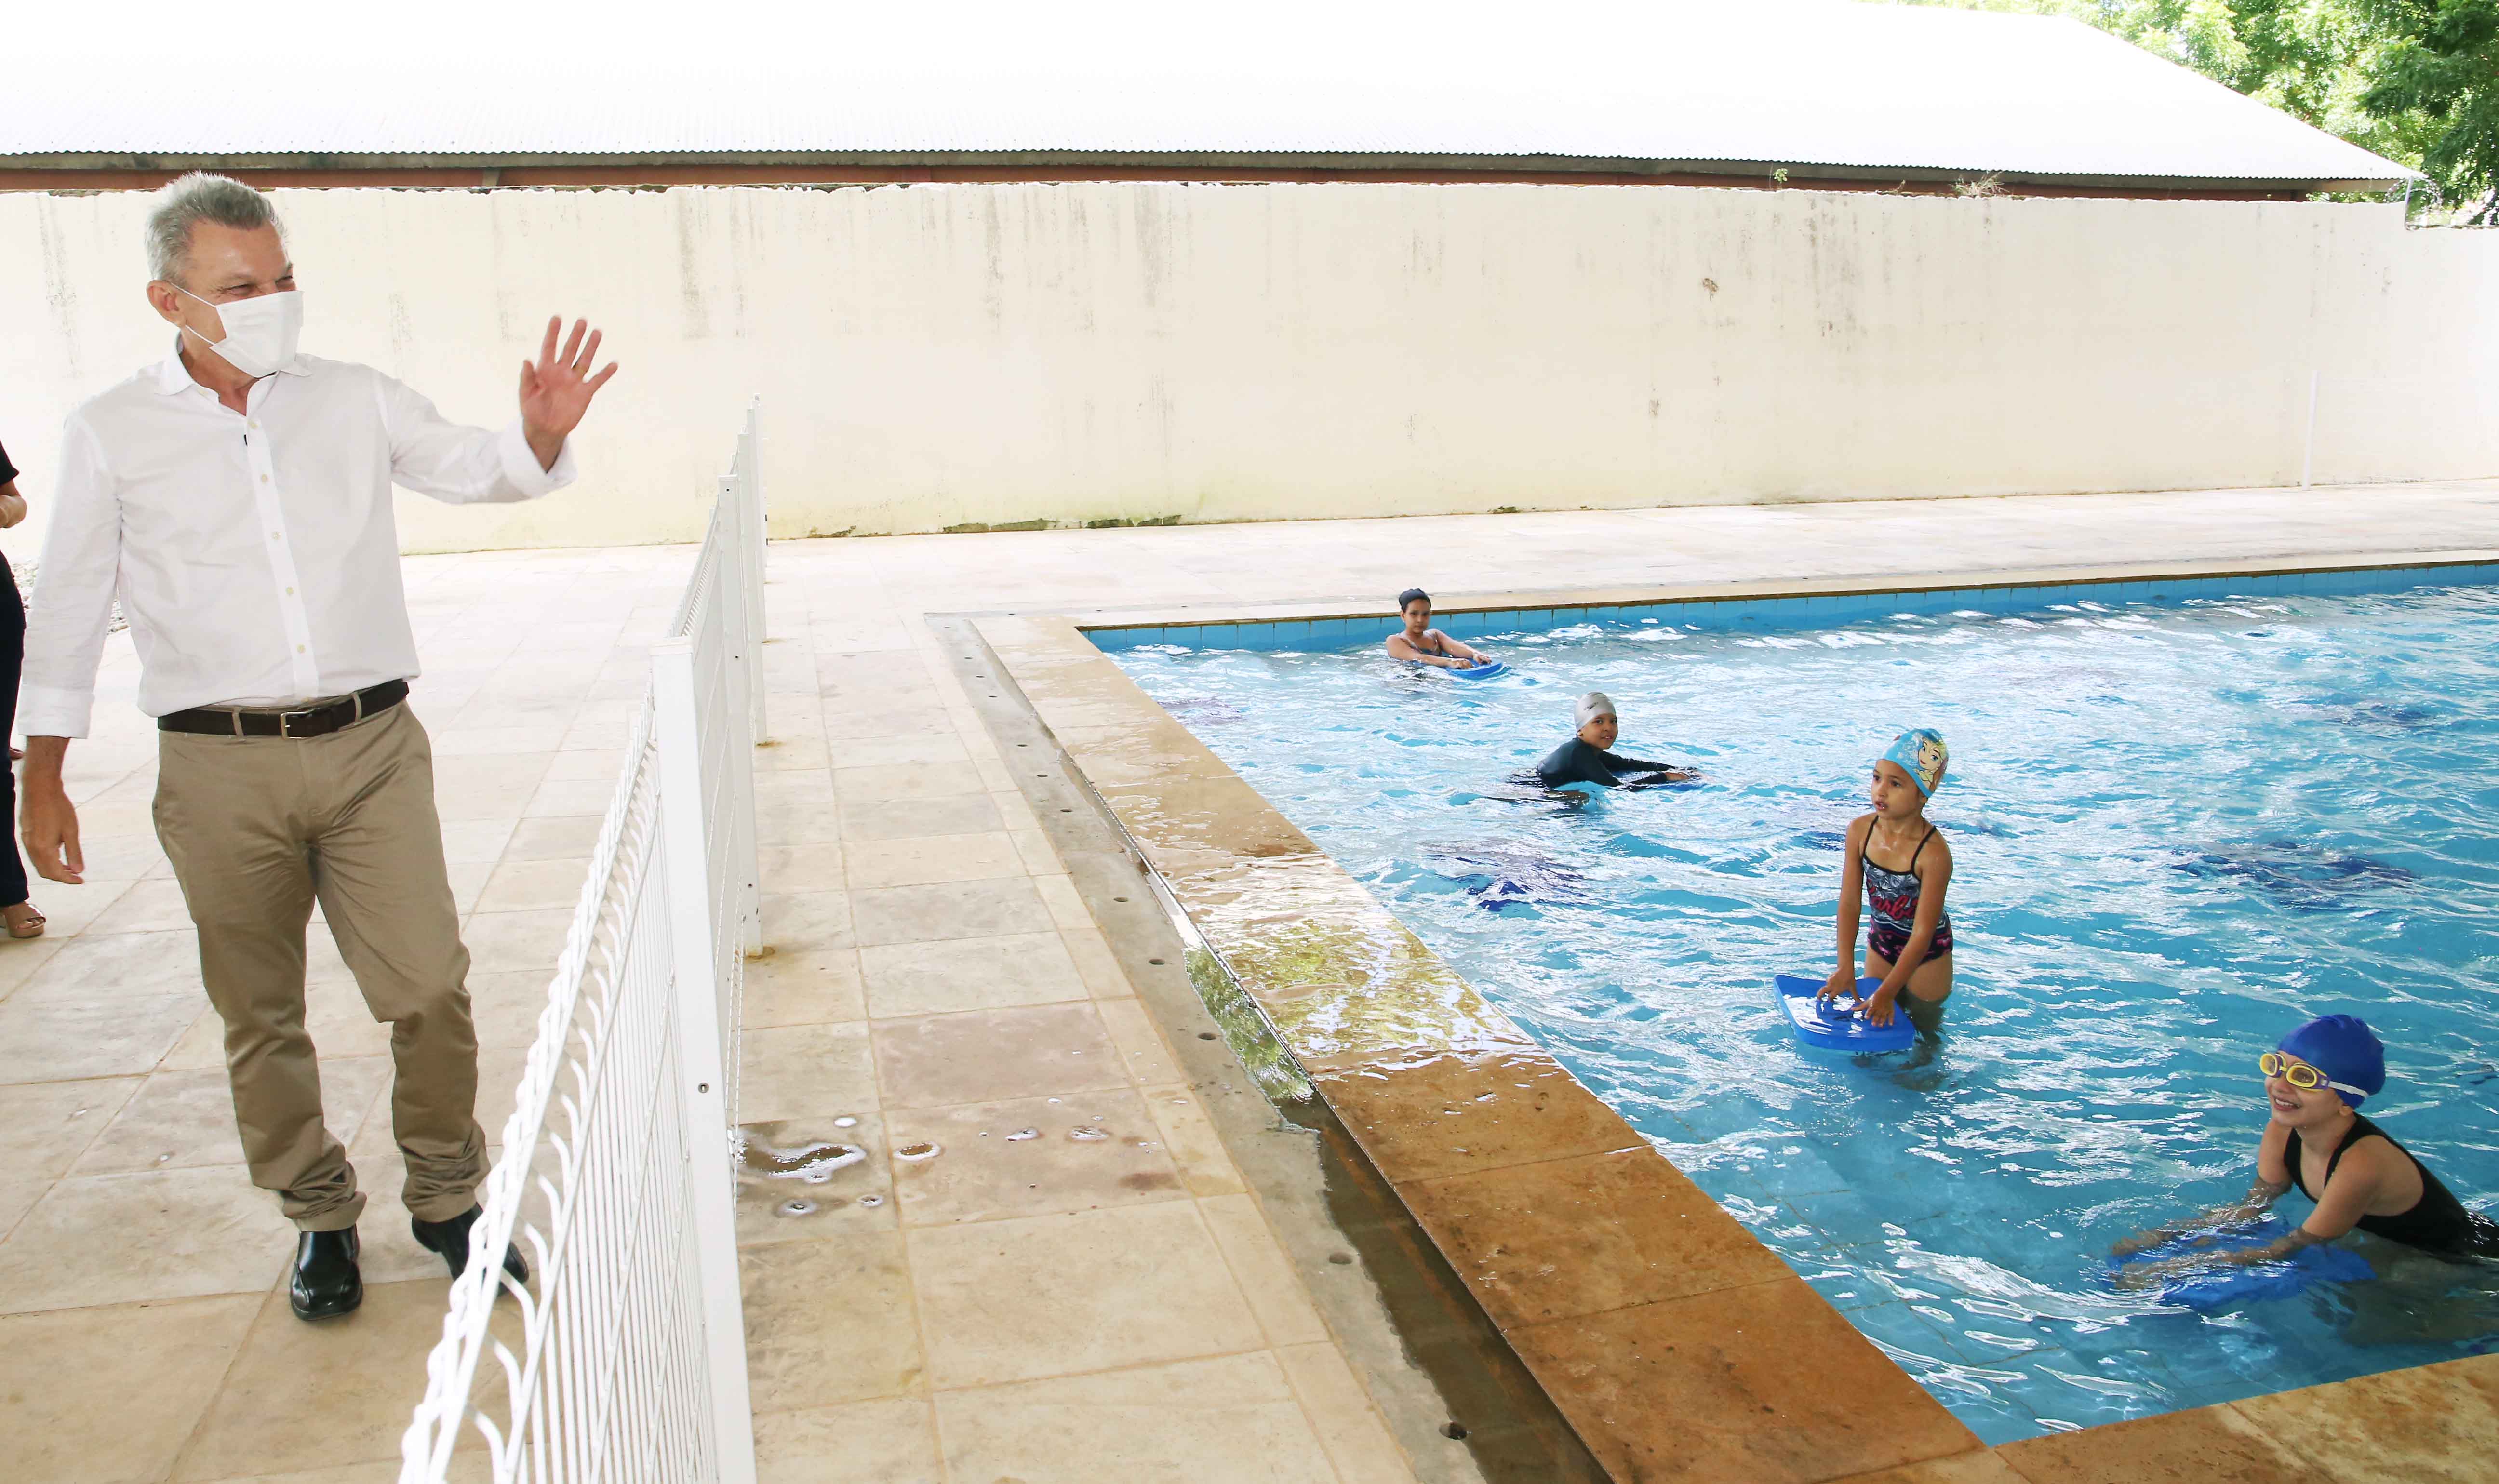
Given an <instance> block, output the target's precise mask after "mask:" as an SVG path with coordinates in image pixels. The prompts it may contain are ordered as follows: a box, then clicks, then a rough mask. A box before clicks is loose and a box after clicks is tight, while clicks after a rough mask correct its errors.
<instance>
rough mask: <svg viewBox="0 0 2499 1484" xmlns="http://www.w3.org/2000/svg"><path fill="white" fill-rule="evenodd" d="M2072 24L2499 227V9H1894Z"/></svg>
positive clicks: (2037, 2) (2256, 4)
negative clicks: (2320, 134)
mask: <svg viewBox="0 0 2499 1484" xmlns="http://www.w3.org/2000/svg"><path fill="white" fill-rule="evenodd" d="M1889 3H1893V4H1906V5H1948V6H1951V7H1953V8H1955V9H1958V10H1985V11H2010V12H2018V13H2022V14H2026V15H2033V16H2065V17H2066V18H2068V19H2072V20H2079V21H2082V22H2084V23H2085V24H2087V25H2092V26H2096V27H2098V28H2099V29H2101V30H2103V31H2106V32H2108V33H2109V34H2111V35H2113V36H2118V37H2122V38H2124V39H2125V40H2126V41H2129V42H2132V43H2133V44H2134V45H2136V46H2138V47H2141V48H2144V49H2145V50H2147V51H2150V52H2153V53H2155V54H2156V55H2158V56H2162V57H2166V58H2168V59H2169V60H2170V61H2173V62H2176V63H2178V64H2179V65H2180V66H2183V67H2191V68H2193V69H2194V70H2195V71H2197V72H2200V73H2202V74H2203V75H2204V76H2206V77H2208V78H2211V79H2213V80H2215V81H2219V82H2221V83H2223V84H2224V85H2226V86H2229V87H2232V88H2235V89H2237V90H2238V91H2240V92H2243V93H2246V94H2247V95H2248V96H2250V97H2252V98H2256V99H2258V100H2259V101H2261V102H2264V103H2266V104H2269V105H2271V106H2272V107H2274V108H2278V109H2281V110H2282V111H2283V112H2284V113H2289V114H2290V115H2292V116H2293V117H2296V118H2299V119H2301V120H2304V121H2305V122H2308V123H2311V124H2314V125H2316V126H2317V127H2318V128H2320V129H2323V130H2325V131H2326V132H2327V133H2329V134H2333V135H2335V136H2337V137H2339V138H2342V139H2346V140H2349V141H2351V142H2352V143H2353V144H2355V145H2359V146H2360V147H2362V148H2363V149H2367V150H2370V151H2372V152H2373V153H2376V154H2381V155H2384V156H2385V157H2386V158H2387V159H2390V160H2394V161H2397V162H2398V163H2401V164H2404V165H2409V166H2412V167H2413V168H2414V169H2416V170H2418V171H2420V172H2422V173H2423V174H2424V175H2427V176H2428V177H2430V178H2431V180H2432V181H2433V182H2434V183H2435V184H2436V185H2437V186H2438V188H2439V192H2440V195H2441V197H2442V198H2443V199H2444V200H2445V201H2446V202H2447V203H2448V204H2449V205H2450V206H2456V205H2463V206H2464V207H2465V210H2463V211H2462V212H2460V213H2459V214H2460V215H2461V216H2463V217H2466V218H2469V219H2471V220H2474V221H2477V222H2484V223H2487V222H2492V221H2494V220H2499V0H1889Z"/></svg>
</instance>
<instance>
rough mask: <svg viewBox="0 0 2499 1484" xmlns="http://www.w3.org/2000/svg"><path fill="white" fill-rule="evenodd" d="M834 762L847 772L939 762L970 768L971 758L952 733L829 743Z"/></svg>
mask: <svg viewBox="0 0 2499 1484" xmlns="http://www.w3.org/2000/svg"><path fill="white" fill-rule="evenodd" d="M827 750H828V752H829V753H831V755H832V757H833V760H834V761H835V762H837V763H839V764H840V765H841V766H843V767H846V768H874V767H890V766H892V765H894V764H896V763H905V762H935V763H944V764H947V765H949V766H953V767H965V768H968V767H970V766H971V765H972V759H971V756H970V755H969V754H967V753H965V752H964V751H963V744H962V743H961V742H960V741H959V740H957V738H956V736H955V735H954V733H953V732H952V731H943V732H933V731H932V732H919V733H915V734H914V735H911V736H904V737H845V738H843V739H842V740H841V741H840V742H838V743H833V742H829V741H828V744H827Z"/></svg>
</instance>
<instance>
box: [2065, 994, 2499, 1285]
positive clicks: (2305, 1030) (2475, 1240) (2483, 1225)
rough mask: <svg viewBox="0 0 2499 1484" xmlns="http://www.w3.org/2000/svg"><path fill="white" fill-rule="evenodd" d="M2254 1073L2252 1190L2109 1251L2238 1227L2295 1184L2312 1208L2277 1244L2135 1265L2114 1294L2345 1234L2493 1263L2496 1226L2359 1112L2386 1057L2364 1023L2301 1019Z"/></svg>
mask: <svg viewBox="0 0 2499 1484" xmlns="http://www.w3.org/2000/svg"><path fill="white" fill-rule="evenodd" d="M2256 1070H2258V1071H2260V1072H2262V1073H2263V1074H2264V1090H2265V1105H2266V1107H2267V1109H2268V1110H2269V1111H2270V1112H2271V1113H2272V1116H2271V1117H2270V1118H2268V1119H2267V1120H2266V1121H2265V1130H2264V1137H2263V1138H2262V1139H2261V1140H2259V1141H2258V1142H2257V1144H2256V1183H2255V1184H2254V1185H2251V1186H2249V1187H2248V1193H2247V1194H2246V1195H2244V1196H2242V1197H2240V1198H2239V1200H2237V1201H2236V1202H2234V1203H2232V1204H2231V1205H2228V1206H2223V1207H2221V1208H2219V1209H2217V1210H2209V1211H2206V1212H2204V1213H2203V1214H2201V1215H2198V1216H2191V1217H2189V1218H2188V1219H2187V1220H2184V1221H2180V1222H2176V1223H2173V1224H2171V1225H2169V1226H2163V1227H2156V1228H2154V1229H2153V1230H2151V1231H2149V1232H2143V1233H2140V1234H2138V1235H2136V1236H2133V1237H2129V1238H2127V1239H2126V1241H2124V1242H2119V1243H2118V1244H2117V1245H2116V1246H2115V1247H2114V1248H2112V1249H2111V1250H2112V1251H2113V1252H2114V1254H2115V1255H2117V1256H2119V1257H2131V1256H2133V1255H2134V1254H2135V1253H2137V1252H2140V1251H2143V1250H2144V1249H2146V1248H2148V1247H2157V1246H2158V1245H2160V1244H2161V1243H2162V1242H2169V1241H2172V1240H2174V1239H2176V1238H2179V1237H2183V1236H2186V1235H2187V1234H2189V1233H2191V1232H2197V1231H2205V1230H2210V1229H2213V1228H2217V1227H2227V1226H2239V1225H2244V1224H2245V1223H2248V1222H2251V1221H2254V1220H2256V1218H2257V1217H2259V1216H2262V1215H2263V1214H2264V1213H2265V1212H2266V1211H2267V1210H2270V1209H2272V1206H2273V1203H2274V1202H2275V1201H2277V1200H2280V1199H2281V1198H2282V1197H2283V1196H2285V1195H2287V1194H2288V1193H2289V1191H2290V1187H2291V1186H2292V1185H2294V1184H2296V1185H2297V1186H2298V1187H2299V1193H2300V1194H2301V1195H2304V1196H2306V1197H2308V1198H2309V1199H2310V1200H2312V1201H2314V1202H2316V1203H2317V1209H2316V1210H2312V1211H2310V1212H2309V1213H2308V1219H2307V1220H2306V1221H2303V1222H2301V1223H2300V1224H2299V1230H2297V1231H2295V1232H2292V1233H2291V1234H2290V1235H2289V1236H2288V1237H2285V1238H2283V1239H2282V1240H2281V1241H2279V1242H2268V1243H2266V1244H2265V1245H2263V1246H2261V1247H2243V1248H2236V1249H2232V1250H2229V1251H2212V1252H2191V1253H2189V1254H2187V1255H2185V1256H2183V1257H2170V1258H2163V1259H2161V1260H2160V1261H2158V1262H2150V1263H2140V1264H2137V1265H2136V1266H2134V1267H2131V1268H2128V1269H2126V1272H2125V1273H2123V1274H2120V1275H2119V1276H2118V1280H2117V1282H2118V1286H2119V1287H2121V1288H2148V1287H2152V1286H2154V1285H2155V1284H2158V1283H2162V1282H2165V1281H2167V1280H2169V1279H2171V1278H2174V1277H2178V1276H2180V1275H2182V1274H2188V1273H2192V1272H2196V1271H2199V1270H2209V1269H2214V1268H2226V1267H2246V1266H2248V1265H2250V1264H2252V1263H2261V1262H2270V1261H2274V1260H2277V1259H2280V1258H2285V1257H2288V1256H2290V1255H2291V1254H2293V1253H2295V1252H2297V1251H2298V1250H2299V1249H2300V1248H2302V1247H2312V1246H2315V1245H2317V1244H2318V1243H2319V1242H2332V1241H2333V1240H2334V1239H2335V1238H2337V1237H2340V1236H2342V1235H2343V1234H2344V1233H2346V1232H2349V1231H2352V1230H2353V1229H2354V1228H2357V1229H2358V1230H2360V1231H2363V1232H2367V1233H2369V1234H2370V1235H2372V1236H2376V1237H2383V1238H2385V1239H2386V1240H2387V1241H2389V1242H2402V1243H2404V1244H2405V1245H2406V1246H2411V1247H2418V1248H2419V1249H2420V1250H2422V1251H2424V1252H2434V1253H2437V1254H2438V1255H2440V1256H2442V1257H2499V1225H2494V1224H2493V1223H2492V1222H2491V1220H2490V1219H2489V1218H2488V1217H2487V1216H2482V1215H2477V1214H2475V1213H2474V1212H2472V1211H2469V1210H2465V1209H2464V1203H2463V1202H2461V1201H2458V1200H2457V1199H2456V1198H2455V1193H2454V1192H2453V1191H2451V1190H2449V1189H2448V1188H2447V1186H2446V1185H2444V1184H2443V1183H2441V1182H2440V1180H2439V1178H2438V1177H2437V1176H2435V1175H2432V1174H2430V1173H2429V1169H2428V1167H2427V1166H2425V1165H2423V1164H2422V1163H2421V1162H2420V1161H2419V1160H2418V1159H2416V1158H2414V1157H2413V1153H2412V1151H2411V1150H2410V1149H2407V1148H2405V1147H2404V1146H2403V1145H2400V1144H2397V1143H2395V1141H2394V1140H2392V1139H2390V1138H2388V1137H2387V1136H2386V1132H2385V1130H2384V1129H2382V1128H2380V1127H2378V1125H2376V1124H2375V1123H2372V1122H2370V1121H2369V1120H2368V1119H2367V1118H2366V1117H2363V1116H2362V1115H2361V1114H2360V1113H2359V1111H2358V1110H2359V1107H2360V1103H2361V1101H2362V1100H2363V1099H2365V1098H2367V1097H2369V1096H2371V1095H2372V1094H2374V1093H2377V1092H2381V1091H2383V1090H2385V1085H2386V1048H2385V1046H2384V1045H2382V1044H2381V1043H2380V1042H2379V1040H2378V1037H2377V1033H2376V1032H2374V1031H2372V1030H2370V1029H2369V1026H2368V1022H2366V1021H2364V1020H2362V1019H2360V1018H2359V1017H2358V1016H2320V1017H2319V1018H2318V1019H2314V1020H2311V1021H2309V1022H2308V1023H2307V1024H2306V1025H2303V1026H2301V1027H2300V1028H2299V1029H2297V1030H2295V1031H2292V1032H2291V1033H2290V1034H2289V1035H2288V1036H2285V1037H2283V1038H2282V1040H2281V1041H2280V1042H2278V1043H2276V1045H2275V1047H2274V1049H2272V1050H2270V1051H2267V1052H2265V1053H2264V1054H2263V1055H2262V1056H2259V1057H2257V1058H2256Z"/></svg>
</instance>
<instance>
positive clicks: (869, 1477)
mask: <svg viewBox="0 0 2499 1484" xmlns="http://www.w3.org/2000/svg"><path fill="white" fill-rule="evenodd" d="M755 1470H756V1479H757V1484H836V1481H838V1484H940V1481H941V1480H942V1479H943V1477H944V1473H943V1470H941V1469H940V1468H938V1465H937V1433H936V1425H935V1422H934V1419H933V1418H932V1416H931V1414H930V1407H929V1403H927V1402H925V1401H924V1400H922V1399H920V1398H917V1397H889V1398H886V1399H884V1400H882V1401H876V1402H851V1403H845V1404H843V1405H840V1406H816V1407H809V1408H807V1409H806V1410H805V1411H798V1412H765V1413H763V1415H761V1416H759V1417H757V1418H756V1419H755Z"/></svg>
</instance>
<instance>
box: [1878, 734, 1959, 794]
mask: <svg viewBox="0 0 2499 1484" xmlns="http://www.w3.org/2000/svg"><path fill="white" fill-rule="evenodd" d="M1949 756H1951V755H1950V754H1949V753H1947V752H1946V751H1945V749H1944V739H1943V736H1942V734H1941V733H1939V732H1937V731H1935V730H1934V729H1933V728H1931V727H1927V726H1913V727H1911V728H1910V729H1908V730H1907V731H1904V732H1902V733H1900V735H1899V737H1897V738H1895V739H1894V740H1893V743H1892V750H1891V751H1890V752H1887V753H1885V754H1884V755H1883V760H1884V761H1885V762H1897V763H1899V765H1900V771H1902V772H1904V773H1906V774H1908V775H1909V778H1910V780H1911V781H1912V782H1914V783H1915V784H1917V786H1918V796H1919V797H1920V798H1932V797H1934V796H1935V790H1937V789H1940V788H1942V787H1943V784H1944V759H1945V758H1947V757H1949Z"/></svg>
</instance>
